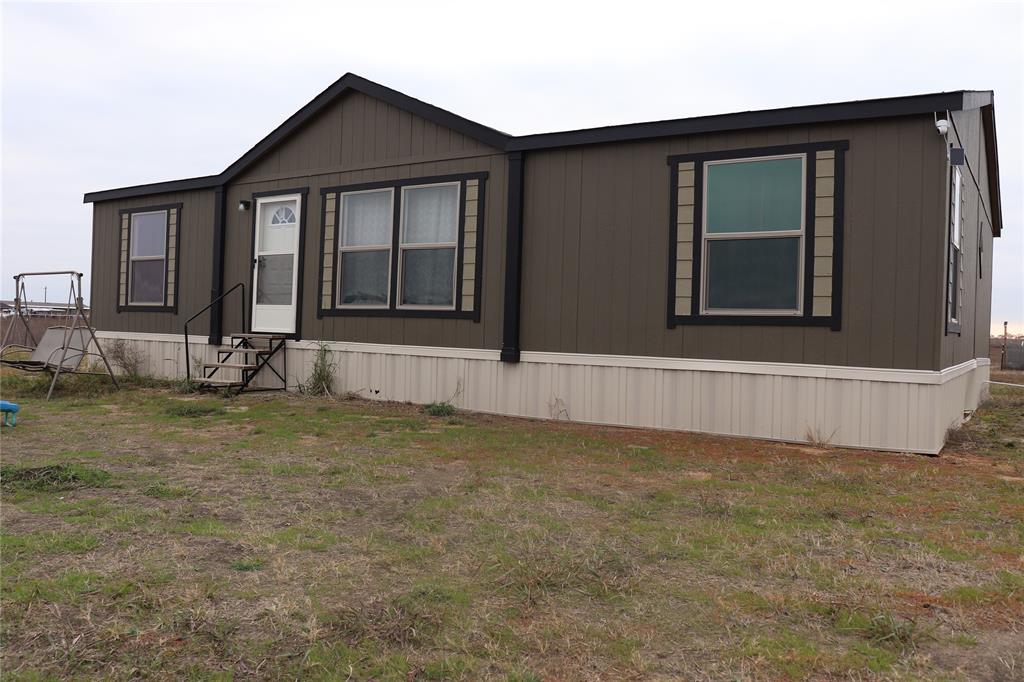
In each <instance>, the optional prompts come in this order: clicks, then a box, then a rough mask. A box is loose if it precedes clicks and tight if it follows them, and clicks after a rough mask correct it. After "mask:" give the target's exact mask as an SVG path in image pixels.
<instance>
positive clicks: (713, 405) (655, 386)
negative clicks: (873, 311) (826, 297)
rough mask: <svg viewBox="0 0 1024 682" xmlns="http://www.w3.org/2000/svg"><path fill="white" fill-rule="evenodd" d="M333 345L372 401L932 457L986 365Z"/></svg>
mask: <svg viewBox="0 0 1024 682" xmlns="http://www.w3.org/2000/svg"><path fill="white" fill-rule="evenodd" d="M114 335H115V333H113V332H104V333H103V334H102V336H114ZM121 336H127V335H121ZM132 336H137V337H141V336H142V335H132ZM152 336H155V335H152ZM172 338H173V337H172ZM177 339H178V340H177V341H171V340H168V339H154V340H152V341H148V342H147V341H143V340H141V339H139V338H135V339H132V341H133V342H134V343H135V344H139V345H138V347H141V348H146V349H147V350H146V353H147V355H149V356H150V357H149V359H148V360H147V368H151V370H150V371H152V372H153V374H154V375H156V376H163V377H167V378H170V377H182V376H184V359H183V356H184V352H183V347H184V343H183V341H182V340H181V337H177ZM204 340H205V339H204ZM328 345H329V347H330V348H331V349H332V351H333V354H334V355H333V359H334V362H335V364H336V386H335V389H336V390H337V391H338V392H344V393H348V392H351V393H356V394H358V395H360V396H363V397H365V398H371V399H375V400H397V401H409V402H414V403H430V402H435V401H450V402H451V403H453V404H454V405H456V406H457V407H460V408H463V409H468V410H475V411H480V412H492V413H497V414H506V415H514V416H522V417H537V418H542V419H559V420H570V421H578V422H587V423H596V424H610V425H622V426H637V427H653V428H662V429H674V430H685V431H701V432H706V433H718V434H727V435H735V436H748V437H755V438H766V439H772V440H783V441H792V442H813V441H819V442H829V443H831V444H833V445H836V446H846V447H855V448H868V449H880V450H895V451H906V452H922V453H937V452H938V451H939V450H940V449H941V448H942V445H943V443H944V442H945V438H946V432H947V431H948V429H950V428H952V427H955V426H957V425H959V424H960V423H961V422H962V421H963V419H964V416H965V413H969V412H970V411H971V410H973V409H974V408H975V407H977V405H978V402H979V400H980V398H981V396H982V394H983V391H984V389H985V387H986V384H985V382H986V381H987V380H988V370H989V366H988V360H987V358H979V359H977V360H971V361H968V362H966V363H963V364H961V365H958V366H956V367H951V368H949V369H946V370H943V371H941V372H929V371H919V370H879V369H870V368H857V367H827V366H820V365H798V364H785V363H756V362H724V361H708V360H680V359H671V358H638V357H626V356H600V355H582V354H560V353H531V352H524V353H523V354H522V362H520V363H518V364H507V363H502V362H500V360H499V359H498V351H491V350H471V349H457V348H427V347H419V346H387V345H376V344H356V343H344V342H333V343H330V344H328ZM199 346H202V348H199ZM203 348H205V344H197V345H196V347H193V351H194V352H202V349H203ZM315 349H316V345H315V344H314V343H312V342H308V341H297V342H289V345H288V349H287V353H288V357H287V366H288V383H289V387H290V388H293V389H294V388H295V387H296V386H297V385H298V384H299V383H300V382H301V381H303V380H304V379H305V378H306V377H307V376H309V372H310V370H311V368H312V364H313V359H314V354H315ZM275 364H276V363H275ZM282 364H283V363H282ZM279 369H280V367H279Z"/></svg>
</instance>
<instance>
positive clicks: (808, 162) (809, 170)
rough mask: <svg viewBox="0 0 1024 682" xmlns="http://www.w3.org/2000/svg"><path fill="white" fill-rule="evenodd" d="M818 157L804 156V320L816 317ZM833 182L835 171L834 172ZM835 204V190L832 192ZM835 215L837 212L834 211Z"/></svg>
mask: <svg viewBox="0 0 1024 682" xmlns="http://www.w3.org/2000/svg"><path fill="white" fill-rule="evenodd" d="M817 165H818V160H817V156H816V155H815V154H814V153H813V152H812V153H810V154H805V155H804V195H805V196H804V274H803V277H804V300H803V305H802V307H803V309H804V314H803V317H804V319H811V318H813V317H814V219H815V215H814V206H815V202H816V200H817V197H816V196H815V194H816V187H817V175H818V173H817V171H816V168H817ZM832 177H833V180H834V179H835V171H833V172H832ZM832 197H833V199H832V200H833V204H834V202H835V189H834V188H833V190H832ZM832 213H833V214H834V213H835V210H833V211H832Z"/></svg>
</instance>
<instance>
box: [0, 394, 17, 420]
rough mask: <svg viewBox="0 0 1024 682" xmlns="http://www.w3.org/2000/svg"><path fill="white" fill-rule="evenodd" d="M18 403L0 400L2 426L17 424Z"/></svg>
mask: <svg viewBox="0 0 1024 682" xmlns="http://www.w3.org/2000/svg"><path fill="white" fill-rule="evenodd" d="M19 409H21V408H20V407H18V403H9V402H7V401H6V400H0V413H3V421H2V423H3V425H4V426H17V425H18V410H19Z"/></svg>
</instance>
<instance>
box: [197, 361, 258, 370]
mask: <svg viewBox="0 0 1024 682" xmlns="http://www.w3.org/2000/svg"><path fill="white" fill-rule="evenodd" d="M203 367H204V368H212V367H219V368H224V369H256V365H252V364H246V363H240V362H204V363H203Z"/></svg>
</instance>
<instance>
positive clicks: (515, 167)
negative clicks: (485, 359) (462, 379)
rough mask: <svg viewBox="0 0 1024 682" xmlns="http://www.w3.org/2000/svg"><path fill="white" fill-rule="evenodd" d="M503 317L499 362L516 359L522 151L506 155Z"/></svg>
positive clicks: (521, 224)
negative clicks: (506, 212) (506, 195)
mask: <svg viewBox="0 0 1024 682" xmlns="http://www.w3.org/2000/svg"><path fill="white" fill-rule="evenodd" d="M505 229H506V240H505V320H504V325H503V327H502V337H501V361H502V362H519V355H520V348H519V323H520V309H519V305H520V298H521V293H522V292H521V291H520V287H521V285H522V260H523V154H522V152H511V153H510V154H509V155H508V219H507V220H506V222H505Z"/></svg>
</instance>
